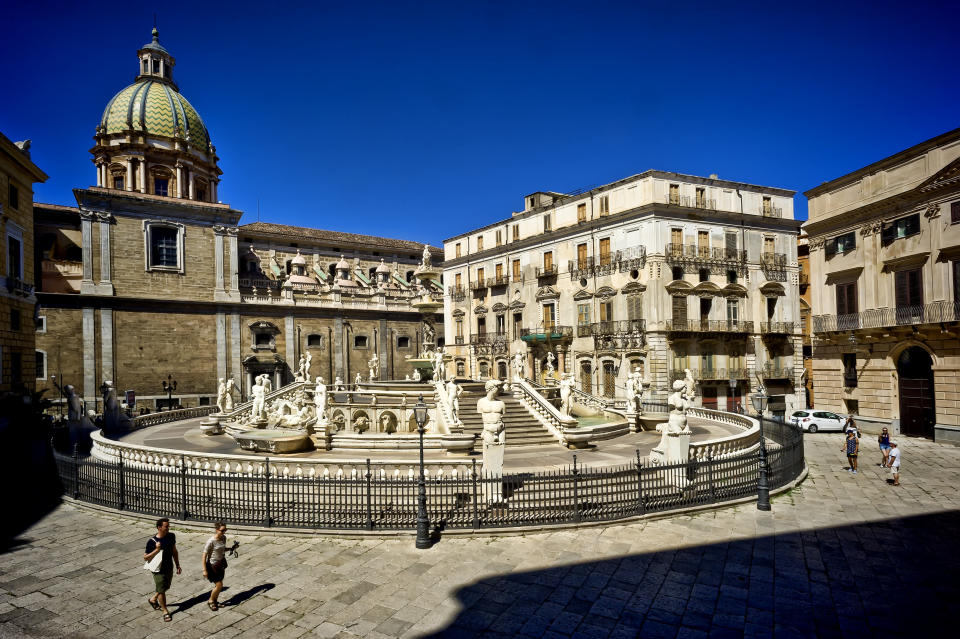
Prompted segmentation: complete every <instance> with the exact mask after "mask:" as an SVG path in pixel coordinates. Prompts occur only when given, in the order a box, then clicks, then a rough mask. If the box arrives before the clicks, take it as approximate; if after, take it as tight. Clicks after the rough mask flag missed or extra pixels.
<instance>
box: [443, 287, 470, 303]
mask: <svg viewBox="0 0 960 639" xmlns="http://www.w3.org/2000/svg"><path fill="white" fill-rule="evenodd" d="M447 293H448V294H449V295H450V297H451V298H453V301H454V302H462V301H463V298H464V297H466V295H467V293H466V291H465V290H463V287H462V286H448V287H447Z"/></svg>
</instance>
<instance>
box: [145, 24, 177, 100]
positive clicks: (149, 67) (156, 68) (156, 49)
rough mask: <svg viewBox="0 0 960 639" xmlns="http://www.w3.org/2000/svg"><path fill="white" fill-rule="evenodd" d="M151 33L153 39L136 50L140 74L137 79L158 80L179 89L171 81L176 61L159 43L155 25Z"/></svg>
mask: <svg viewBox="0 0 960 639" xmlns="http://www.w3.org/2000/svg"><path fill="white" fill-rule="evenodd" d="M151 35H152V36H153V41H152V42H149V43H147V44H145V45H143V46H142V47H140V50H139V51H137V56H138V57H139V58H140V75H138V76H137V81H140V80H158V81H160V82H166V83H168V84H170V85H171V86H173V90H174V91H179V89H178V88H177V84H176V82H174V81H173V67H174V66H175V65H176V63H177V62H176V60H174V59H173V56H172V55H170V52H169V51H167V50H166V49H164V48H163V46H162V45H161V44H160V32H159V31H157V28H156V27H154V28H153V32H152V33H151Z"/></svg>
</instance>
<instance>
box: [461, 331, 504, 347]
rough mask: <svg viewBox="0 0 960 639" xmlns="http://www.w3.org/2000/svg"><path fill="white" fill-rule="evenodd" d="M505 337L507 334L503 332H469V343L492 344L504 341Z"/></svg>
mask: <svg viewBox="0 0 960 639" xmlns="http://www.w3.org/2000/svg"><path fill="white" fill-rule="evenodd" d="M506 339H507V334H506V333H505V332H497V331H487V332H486V333H471V334H470V343H471V344H493V343H494V342H503V341H506Z"/></svg>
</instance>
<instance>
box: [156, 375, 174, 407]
mask: <svg viewBox="0 0 960 639" xmlns="http://www.w3.org/2000/svg"><path fill="white" fill-rule="evenodd" d="M160 383H161V384H162V385H163V392H165V393H166V394H167V410H173V391H175V390H177V380H175V379H173V375H167V379H166V381H161V382H160Z"/></svg>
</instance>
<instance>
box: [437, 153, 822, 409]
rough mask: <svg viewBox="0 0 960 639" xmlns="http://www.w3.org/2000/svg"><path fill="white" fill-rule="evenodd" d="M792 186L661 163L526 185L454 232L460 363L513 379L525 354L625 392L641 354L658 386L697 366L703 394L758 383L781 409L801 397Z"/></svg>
mask: <svg viewBox="0 0 960 639" xmlns="http://www.w3.org/2000/svg"><path fill="white" fill-rule="evenodd" d="M793 195H794V192H793V191H789V190H785V189H780V188H773V187H762V186H756V185H751V184H746V183H742V182H733V181H729V180H722V179H719V178H718V177H717V176H710V177H706V178H704V177H697V176H692V175H682V174H677V173H670V172H665V171H647V172H645V173H642V174H639V175H633V176H631V177H628V178H625V179H622V180H618V181H616V182H613V183H610V184H606V185H604V186H600V187H596V188H593V189H590V190H589V191H585V192H580V193H568V194H564V193H555V192H537V193H533V194H531V195H528V196H527V197H526V198H524V208H523V210H521V211H518V212H515V213H513V214H512V215H511V216H510V217H509V218H507V219H503V220H499V221H497V222H494V223H492V224H488V225H486V226H484V227H482V228H478V229H475V230H472V231H469V232H466V233H463V234H461V235H457V236H456V237H452V238H450V239H448V240H445V241H444V254H445V256H446V261H445V263H444V283H445V285H446V289H447V290H446V293H447V294H446V297H445V307H444V320H445V322H446V326H445V332H446V343H447V346H448V348H447V352H448V353H450V354H452V356H453V358H454V366H455V367H456V373H457V374H458V375H461V376H464V375H465V376H470V377H478V378H486V377H499V378H506V377H507V375H508V372H509V370H508V369H509V366H510V361H509V360H510V358H511V357H512V356H513V355H515V354H516V353H520V354H521V355H522V356H523V358H524V360H525V362H526V365H525V366H526V373H525V374H526V375H527V376H528V377H533V378H535V379H536V380H537V381H540V382H543V383H552V382H555V381H556V378H557V377H558V376H559V375H560V374H562V373H572V374H573V375H574V376H575V379H576V381H577V382H578V386H579V387H580V388H581V389H582V390H584V391H586V392H588V393H591V394H595V395H603V396H606V397H613V398H618V399H623V398H624V397H625V387H626V379H627V375H628V374H629V373H630V372H631V371H632V370H634V369H636V368H639V369H640V371H641V373H642V375H643V376H644V378H645V379H646V380H647V381H648V382H649V384H650V386H649V388H650V392H649V394H648V397H649V398H651V399H654V400H663V399H665V398H666V395H667V392H668V387H669V386H670V384H671V382H672V381H673V380H675V379H679V378H681V377H683V375H684V372H683V371H684V369H687V368H689V369H691V371H692V372H693V375H694V377H695V378H696V379H697V380H698V382H699V393H698V395H699V397H700V401H701V402H702V404H703V405H704V406H707V407H717V408H734V407H735V405H736V404H738V403H739V404H743V403H744V401H745V400H746V399H747V397H746V396H747V395H748V394H749V393H750V392H752V391H755V390H756V389H757V388H758V387H760V386H761V385H763V386H764V387H765V388H766V390H767V391H768V392H769V393H771V394H772V395H773V396H774V401H773V402H772V405H771V409H772V410H774V411H775V412H777V413H783V412H786V411H788V410H791V409H793V408H796V407H798V406H800V405H801V404H800V401H801V400H800V394H799V390H800V389H801V388H802V381H801V376H802V371H803V360H802V344H801V334H800V307H799V293H798V268H797V241H796V235H797V229H798V227H799V223H798V222H796V221H795V220H794V219H793V199H792V198H793ZM551 366H553V368H554V373H553V375H552V376H551V375H550V374H549V371H550V367H551ZM511 374H512V373H511ZM550 378H552V379H550Z"/></svg>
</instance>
